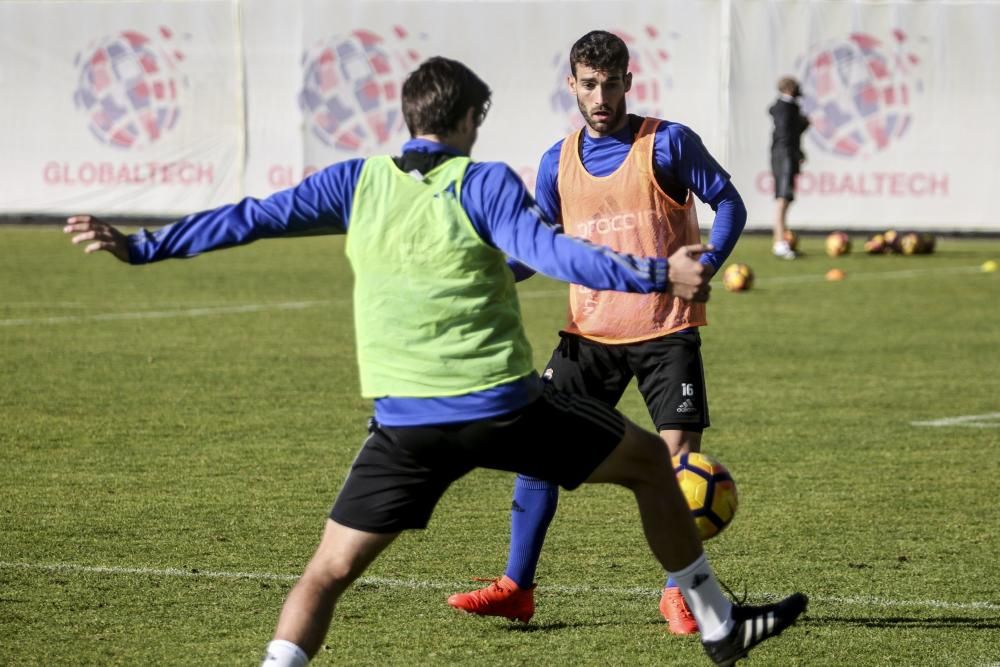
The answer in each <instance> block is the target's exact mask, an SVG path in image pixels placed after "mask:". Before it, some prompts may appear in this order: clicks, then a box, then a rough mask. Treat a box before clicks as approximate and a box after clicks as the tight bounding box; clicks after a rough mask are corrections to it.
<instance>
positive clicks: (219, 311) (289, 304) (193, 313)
mask: <svg viewBox="0 0 1000 667" xmlns="http://www.w3.org/2000/svg"><path fill="white" fill-rule="evenodd" d="M344 302H345V303H346V302H347V300H346V299H345V300H344ZM332 303H336V302H335V301H286V302H283V303H251V304H244V305H241V306H212V307H207V308H181V309H177V310H141V311H136V312H130V313H101V314H98V315H61V316H58V317H29V318H23V319H13V320H0V327H16V326H24V325H28V324H71V323H74V322H107V321H113V320H153V319H165V318H173V317H205V316H206V315H233V314H241V313H260V312H264V311H267V310H304V309H306V308H315V307H316V306H326V305H329V304H332Z"/></svg>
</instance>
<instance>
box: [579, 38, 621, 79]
mask: <svg viewBox="0 0 1000 667" xmlns="http://www.w3.org/2000/svg"><path fill="white" fill-rule="evenodd" d="M577 65H585V66H587V67H589V68H591V69H595V70H599V71H601V72H614V71H621V73H622V74H625V73H627V72H628V46H626V45H625V41H624V40H623V39H622V38H621V37H619V36H618V35H616V34H614V33H611V32H608V31H607V30H591V31H590V32H588V33H587V34H586V35H584V36H583V37H581V38H580V39H578V40H576V43H575V44H573V48H571V49H570V50H569V66H570V69H571V70H572V72H573V76H576V66H577Z"/></svg>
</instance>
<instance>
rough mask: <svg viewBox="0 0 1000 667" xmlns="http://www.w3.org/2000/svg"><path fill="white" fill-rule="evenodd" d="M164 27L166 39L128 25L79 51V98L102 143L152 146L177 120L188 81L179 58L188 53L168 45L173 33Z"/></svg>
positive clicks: (162, 33) (76, 95)
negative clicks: (152, 36)
mask: <svg viewBox="0 0 1000 667" xmlns="http://www.w3.org/2000/svg"><path fill="white" fill-rule="evenodd" d="M159 32H160V38H161V39H162V42H161V43H157V42H156V41H154V40H153V39H152V38H150V37H148V36H146V35H144V34H142V33H141V32H137V31H135V30H125V31H123V32H121V33H120V34H118V35H114V36H111V37H104V38H102V39H100V40H98V42H97V43H96V44H95V45H94V46H93V47H92V50H90V49H91V47H88V52H81V53H78V54H77V55H76V58H75V59H74V61H73V64H74V65H75V66H77V67H78V68H79V77H78V82H77V88H76V91H75V92H74V93H73V101H74V103H75V104H76V107H77V109H80V110H81V111H83V112H84V113H86V115H87V120H88V121H89V127H90V131H91V132H92V133H93V135H94V136H95V137H97V139H98V140H99V141H100V142H101V143H103V144H107V145H109V146H114V147H116V148H124V149H131V148H139V147H142V146H148V145H149V144H152V143H155V142H157V141H159V140H160V139H162V138H163V137H164V136H166V134H167V133H169V132H170V130H172V129H173V128H174V127H175V126H176V125H177V119H178V118H179V117H180V115H181V109H180V106H179V105H178V92H179V90H180V89H181V88H182V87H183V86H186V80H185V79H184V78H183V76H182V75H181V74H180V73H179V71H178V70H177V63H178V62H179V61H181V60H183V59H184V55H183V54H182V53H181V52H180V51H177V50H173V51H170V50H168V49H167V47H166V43H167V40H170V39H171V37H172V35H173V33H172V32H171V31H170V29H169V28H166V27H161V28H160V31H159Z"/></svg>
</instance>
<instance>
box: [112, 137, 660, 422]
mask: <svg viewBox="0 0 1000 667" xmlns="http://www.w3.org/2000/svg"><path fill="white" fill-rule="evenodd" d="M408 151H423V152H429V153H442V152H443V153H449V154H456V155H457V154H458V153H457V151H455V150H454V149H452V148H451V147H449V146H446V145H444V144H439V143H436V142H432V141H427V140H421V139H414V140H411V141H409V142H407V143H406V144H404V146H403V152H404V153H405V152H408ZM363 165H364V160H363V159H355V160H347V161H345V162H339V163H336V164H333V165H331V166H329V167H327V168H325V169H323V170H322V171H319V172H317V173H315V174H312V175H311V176H309V177H307V178H306V179H304V180H303V181H302V182H301V183H299V184H298V185H296V186H295V187H292V188H289V189H287V190H283V191H281V192H277V193H275V194H273V195H271V196H270V197H267V198H266V199H255V198H250V197H248V198H245V199H243V200H242V201H240V202H238V203H235V204H229V205H226V206H220V207H219V208H216V209H212V210H208V211H202V212H200V213H194V214H192V215H189V216H186V217H184V218H181V219H180V220H178V221H176V222H174V223H172V224H169V225H167V226H165V227H162V228H160V229H158V230H156V231H153V232H149V231H146V230H140V231H139V232H137V233H136V234H134V235H132V236H131V237H130V238H129V261H130V262H131V263H133V264H146V263H149V262H156V261H160V260H164V259H168V258H175V257H193V256H196V255H198V254H201V253H203V252H208V251H211V250H217V249H220V248H227V247H232V246H237V245H244V244H247V243H250V242H253V241H256V240H258V239H263V238H274V237H280V236H288V235H312V234H338V233H345V232H347V230H348V227H349V225H350V213H351V207H352V204H353V201H354V192H355V189H356V187H357V184H358V180H359V177H360V175H361V168H362V166H363ZM460 202H461V205H462V208H463V209H464V210H465V212H466V214H467V215H468V216H469V220H470V221H471V222H472V225H473V227H474V228H475V230H476V232H477V233H478V234H479V235H480V236H481V237H482V238H483V240H484V241H485V242H486V243H489V244H490V245H492V246H494V247H496V248H498V249H499V250H501V251H503V252H504V253H505V254H507V255H508V256H509V257H511V258H513V259H514V260H516V261H517V262H519V263H520V264H522V265H524V266H526V267H530V269H531V270H533V271H538V272H540V273H543V274H545V275H548V276H551V277H553V278H556V279H559V280H563V281H566V282H573V283H578V284H583V285H587V286H589V287H592V288H594V289H610V290H620V291H629V292H639V293H648V292H654V291H664V290H665V289H666V287H667V261H666V259H665V258H645V257H635V256H632V255H626V254H623V253H617V252H614V251H612V250H610V249H609V248H605V247H599V246H594V245H592V244H590V243H588V242H586V241H583V240H581V239H576V238H574V237H572V236H568V235H565V234H563V233H562V230H561V229H560V228H559V227H558V226H557V225H554V224H552V223H551V222H550V221H549V219H548V218H547V217H546V216H545V214H544V213H543V212H542V211H541V209H539V207H538V206H537V205H536V204H535V201H534V199H533V198H532V197H531V195H530V194H529V193H528V192H527V190H526V189H525V187H524V185H523V183H522V182H521V180H520V178H519V177H518V176H517V174H515V173H514V172H513V171H512V170H511V169H510V168H509V167H507V166H506V165H504V164H503V163H499V162H473V163H470V165H469V167H468V169H467V170H466V174H465V178H464V180H463V184H462V190H461V192H460ZM540 390H541V385H540V380H539V378H538V376H537V374H534V373H532V374H531V375H529V376H526V377H524V378H521V379H519V380H516V381H514V382H511V383H508V384H504V385H500V386H498V387H493V388H491V389H487V390H485V391H478V392H473V393H470V394H465V395H462V396H449V397H440V398H411V397H399V396H386V397H382V398H378V399H376V400H375V418H376V420H377V421H378V422H379V423H381V424H384V425H387V426H417V425H423V424H440V423H452V422H463V421H470V420H474V419H483V418H488V417H493V416H497V415H501V414H505V413H507V412H510V411H512V410H516V409H518V408H521V407H523V406H525V405H527V404H528V403H530V402H531V401H532V400H534V399H535V398H536V397H537V396H538V394H539V392H540Z"/></svg>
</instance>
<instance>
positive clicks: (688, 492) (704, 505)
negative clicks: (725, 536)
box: [673, 452, 739, 541]
mask: <svg viewBox="0 0 1000 667" xmlns="http://www.w3.org/2000/svg"><path fill="white" fill-rule="evenodd" d="M673 462H674V473H675V474H676V475H677V483H678V484H680V487H681V491H682V492H683V493H684V498H685V499H686V500H687V503H688V507H690V508H691V514H692V515H694V523H695V525H696V526H697V528H698V532H699V533H700V534H701V539H702V540H703V541H704V540H707V539H709V538H712V537H715V536H716V535H718V534H719V533H720V532H722V530H723V529H724V528H725V527H726V526H728V525H729V524H730V522H732V520H733V517H734V516H735V515H736V508H737V507H738V506H739V498H738V497H737V495H736V482H734V481H733V476H732V475H730V474H729V471H728V470H727V469H726V467H725V466H724V465H722V464H721V463H719V461H717V460H716V459H714V458H712V457H711V456H708V455H707V454H702V453H700V452H691V453H689V454H681V455H680V456H675V457H674V459H673Z"/></svg>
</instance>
